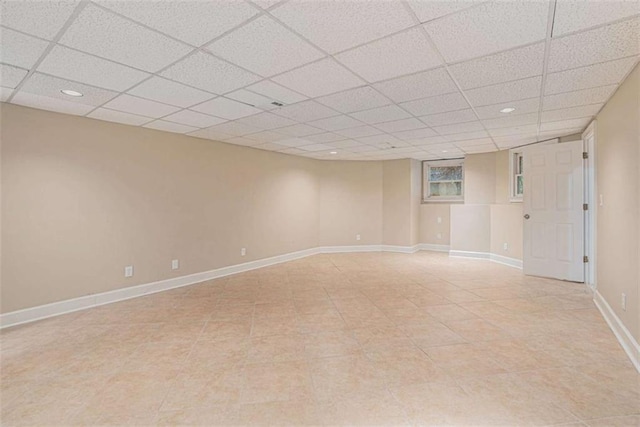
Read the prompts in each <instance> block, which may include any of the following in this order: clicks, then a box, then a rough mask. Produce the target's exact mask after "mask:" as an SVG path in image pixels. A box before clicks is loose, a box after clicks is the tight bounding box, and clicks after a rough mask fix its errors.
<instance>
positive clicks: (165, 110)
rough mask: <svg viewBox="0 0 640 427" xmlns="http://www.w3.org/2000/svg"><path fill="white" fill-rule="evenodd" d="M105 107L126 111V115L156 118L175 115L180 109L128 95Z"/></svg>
mask: <svg viewBox="0 0 640 427" xmlns="http://www.w3.org/2000/svg"><path fill="white" fill-rule="evenodd" d="M104 107H105V108H109V109H111V110H117V111H124V112H125V113H131V114H138V115H140V116H147V117H154V118H158V117H162V116H166V115H167V114H171V113H175V112H176V111H178V110H179V109H180V108H178V107H174V106H172V105H167V104H161V103H159V102H155V101H149V100H148V99H142V98H138V97H135V96H131V95H127V94H122V95H120V96H118V97H117V98H115V99H113V100H111V101H109V102H107V103H106V104H105V105H104Z"/></svg>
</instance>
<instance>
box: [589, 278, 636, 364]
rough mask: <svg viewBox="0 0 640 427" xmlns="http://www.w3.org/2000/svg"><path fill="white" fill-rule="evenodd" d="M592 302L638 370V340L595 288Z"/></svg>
mask: <svg viewBox="0 0 640 427" xmlns="http://www.w3.org/2000/svg"><path fill="white" fill-rule="evenodd" d="M593 302H595V304H596V307H598V310H600V313H602V317H604V320H606V321H607V324H608V325H609V327H610V328H611V330H612V331H613V334H614V335H615V336H616V338H617V339H618V342H619V343H620V345H621V346H622V348H623V349H624V351H625V353H627V356H629V359H631V363H633V366H635V368H636V370H637V371H638V372H640V345H639V344H638V342H637V341H636V340H635V339H634V338H633V336H632V335H631V332H629V330H628V329H627V328H626V327H625V326H624V324H623V323H622V322H621V321H620V318H619V317H618V316H616V313H615V312H614V311H613V310H612V309H611V306H610V305H609V303H607V301H606V300H605V299H604V298H603V297H602V295H600V292H598V291H597V290H596V291H595V292H594V293H593Z"/></svg>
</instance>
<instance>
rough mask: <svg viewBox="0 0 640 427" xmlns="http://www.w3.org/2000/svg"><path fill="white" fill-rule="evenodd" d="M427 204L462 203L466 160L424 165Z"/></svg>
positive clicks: (425, 199)
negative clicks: (437, 202) (439, 202)
mask: <svg viewBox="0 0 640 427" xmlns="http://www.w3.org/2000/svg"><path fill="white" fill-rule="evenodd" d="M423 173H424V194H423V199H424V201H425V202H436V201H441V202H446V201H461V200H463V195H464V160H462V159H460V160H442V161H435V162H424V163H423Z"/></svg>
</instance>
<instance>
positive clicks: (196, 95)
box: [128, 76, 215, 108]
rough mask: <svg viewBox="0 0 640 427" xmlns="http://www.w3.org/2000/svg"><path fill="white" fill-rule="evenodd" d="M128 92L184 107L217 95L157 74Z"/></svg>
mask: <svg viewBox="0 0 640 427" xmlns="http://www.w3.org/2000/svg"><path fill="white" fill-rule="evenodd" d="M128 93H130V94H131V95H135V96H139V97H141V98H147V99H151V100H154V101H158V102H164V103H165V104H171V105H176V106H178V107H183V108H186V107H190V106H192V105H194V104H199V103H200V102H204V101H206V100H207V99H211V98H213V97H215V95H212V94H210V93H208V92H204V91H201V90H199V89H194V88H192V87H189V86H185V85H183V84H180V83H176V82H174V81H172V80H167V79H163V78H162V77H156V76H154V77H151V78H150V79H149V80H146V81H144V82H142V83H141V84H139V85H138V86H136V87H134V88H133V89H131V90H130V91H129V92H128Z"/></svg>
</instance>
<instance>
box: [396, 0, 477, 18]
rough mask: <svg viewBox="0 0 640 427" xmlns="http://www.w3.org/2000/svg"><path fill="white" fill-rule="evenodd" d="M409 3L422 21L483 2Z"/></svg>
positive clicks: (428, 0)
mask: <svg viewBox="0 0 640 427" xmlns="http://www.w3.org/2000/svg"><path fill="white" fill-rule="evenodd" d="M408 3H409V6H411V9H413V11H414V12H415V14H416V16H417V17H418V19H419V20H420V22H428V21H431V20H433V19H436V18H440V17H441V16H445V15H448V14H450V13H453V12H458V11H460V10H463V9H467V8H470V7H472V6H476V5H478V4H480V3H482V2H481V1H477V0H446V1H434V0H409V2H408Z"/></svg>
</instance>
